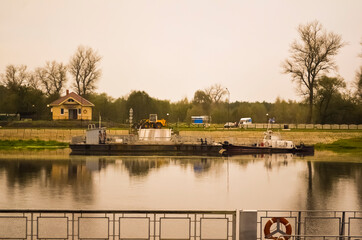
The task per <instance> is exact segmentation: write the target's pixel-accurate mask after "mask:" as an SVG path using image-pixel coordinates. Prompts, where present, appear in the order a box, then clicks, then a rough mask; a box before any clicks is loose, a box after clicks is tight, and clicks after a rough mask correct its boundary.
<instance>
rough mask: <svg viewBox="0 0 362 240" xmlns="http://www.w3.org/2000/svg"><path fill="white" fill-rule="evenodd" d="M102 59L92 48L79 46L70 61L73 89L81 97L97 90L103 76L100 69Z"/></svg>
mask: <svg viewBox="0 0 362 240" xmlns="http://www.w3.org/2000/svg"><path fill="white" fill-rule="evenodd" d="M100 60H101V57H100V56H99V55H98V54H97V52H95V51H94V50H93V49H92V48H89V47H83V46H79V47H78V49H77V51H76V53H75V54H74V55H73V57H72V58H71V60H70V63H69V71H70V73H71V75H72V76H73V78H74V83H73V87H74V89H75V90H76V91H77V93H78V94H79V95H85V94H87V93H90V92H92V91H93V90H94V89H95V88H96V82H97V81H98V80H99V78H100V76H101V70H100V69H99V68H98V65H99V62H100Z"/></svg>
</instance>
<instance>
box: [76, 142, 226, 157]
mask: <svg viewBox="0 0 362 240" xmlns="http://www.w3.org/2000/svg"><path fill="white" fill-rule="evenodd" d="M69 147H70V148H71V150H72V152H71V154H72V155H132V156H134V155H181V156H182V155H201V156H220V150H221V149H222V147H221V145H201V144H70V146H69Z"/></svg>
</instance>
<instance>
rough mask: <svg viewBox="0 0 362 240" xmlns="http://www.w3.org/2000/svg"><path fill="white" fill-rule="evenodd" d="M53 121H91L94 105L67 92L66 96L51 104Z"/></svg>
mask: <svg viewBox="0 0 362 240" xmlns="http://www.w3.org/2000/svg"><path fill="white" fill-rule="evenodd" d="M49 106H50V107H51V112H52V118H53V120H72V119H73V120H92V107H94V104H93V103H91V102H89V101H88V100H87V99H85V98H82V97H81V96H79V95H78V94H76V93H74V92H71V93H69V91H68V90H67V94H66V95H65V96H63V97H61V98H59V99H57V100H55V101H54V102H52V103H51V104H49Z"/></svg>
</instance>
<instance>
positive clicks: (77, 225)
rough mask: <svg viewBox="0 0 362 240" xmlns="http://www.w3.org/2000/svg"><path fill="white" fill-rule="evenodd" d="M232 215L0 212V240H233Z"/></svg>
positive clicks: (220, 213) (199, 213)
mask: <svg viewBox="0 0 362 240" xmlns="http://www.w3.org/2000/svg"><path fill="white" fill-rule="evenodd" d="M235 236H236V212H235V211H45V210H40V211H11V210H0V239H24V240H25V239H27V240H32V239H69V240H70V239H72V240H78V239H110V240H116V239H138V240H141V239H155V240H161V239H193V240H197V239H210V240H211V239H225V240H235V239H236V238H235Z"/></svg>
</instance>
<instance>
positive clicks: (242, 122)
mask: <svg viewBox="0 0 362 240" xmlns="http://www.w3.org/2000/svg"><path fill="white" fill-rule="evenodd" d="M245 124H252V120H251V118H250V117H248V118H240V121H239V127H240V128H241V127H243V125H245Z"/></svg>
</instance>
